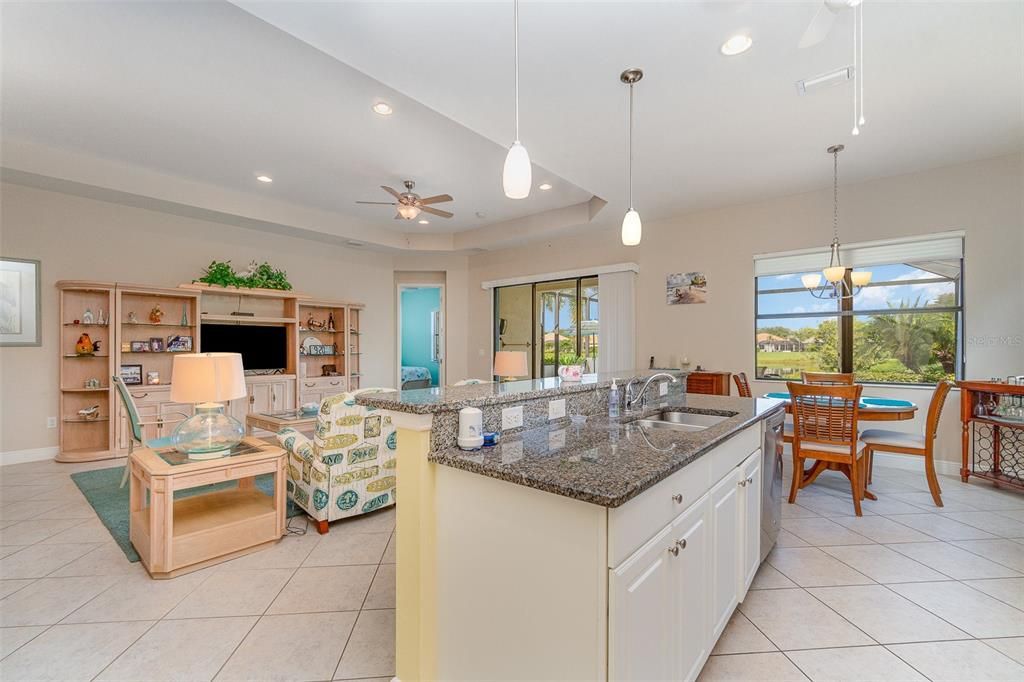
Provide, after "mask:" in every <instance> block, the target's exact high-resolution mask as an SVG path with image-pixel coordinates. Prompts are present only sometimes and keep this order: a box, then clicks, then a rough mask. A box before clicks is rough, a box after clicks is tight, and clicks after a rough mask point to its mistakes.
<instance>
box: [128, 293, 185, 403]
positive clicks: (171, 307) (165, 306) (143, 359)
mask: <svg viewBox="0 0 1024 682" xmlns="http://www.w3.org/2000/svg"><path fill="white" fill-rule="evenodd" d="M116 303H117V307H116V309H115V310H116V315H115V321H116V324H117V335H116V340H117V349H116V353H117V362H116V366H117V369H118V371H119V372H120V368H121V365H142V384H141V385H139V386H140V387H141V386H162V385H168V384H170V383H171V382H172V381H173V380H174V379H173V376H172V372H173V367H174V355H175V353H174V352H170V351H167V347H168V344H169V342H170V341H171V339H172V338H174V337H185V336H190V337H192V352H197V351H198V350H199V342H200V338H199V331H200V328H199V293H198V292H195V291H184V290H182V289H177V288H161V287H149V286H142V285H136V284H118V285H117V288H116ZM156 308H159V309H160V310H161V311H162V312H163V316H162V317H161V318H160V321H159V322H157V321H154V320H151V319H150V313H151V312H152V311H153V310H154V309H156ZM132 320H134V321H132ZM156 339H159V342H160V345H161V347H162V349H163V350H156V351H154V350H152V348H153V346H152V345H151V344H152V342H153V341H154V340H156ZM132 343H136V344H138V343H145V344H147V347H148V348H149V349H150V350H147V351H144V352H139V351H132V350H124V346H125V344H128V347H129V348H130V347H131V344H132ZM148 372H157V374H158V375H159V381H158V382H156V383H151V382H150V381H149V380H148V378H147V376H148V374H147V373H148ZM118 400H120V398H118ZM120 407H121V406H120V404H118V408H120Z"/></svg>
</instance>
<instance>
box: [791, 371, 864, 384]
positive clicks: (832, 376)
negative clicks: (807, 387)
mask: <svg viewBox="0 0 1024 682" xmlns="http://www.w3.org/2000/svg"><path fill="white" fill-rule="evenodd" d="M800 374H801V376H802V377H803V382H804V383H805V384H814V385H816V386H852V385H853V374H850V373H846V372H801V373H800Z"/></svg>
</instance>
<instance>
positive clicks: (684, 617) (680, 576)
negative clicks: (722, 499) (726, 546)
mask: <svg viewBox="0 0 1024 682" xmlns="http://www.w3.org/2000/svg"><path fill="white" fill-rule="evenodd" d="M710 516H711V501H710V497H708V496H704V497H702V498H701V499H700V500H699V501H698V502H696V503H694V504H693V505H692V506H691V507H690V508H689V509H687V510H686V511H685V512H683V513H682V514H680V515H679V516H677V517H676V519H675V520H674V521H673V522H672V534H671V536H670V538H671V539H672V540H673V541H674V542H675V545H676V547H677V548H679V554H678V555H677V556H673V557H672V560H671V561H670V564H672V567H673V580H674V582H675V585H674V592H675V595H676V599H677V602H676V604H677V606H676V607H675V608H676V618H677V623H678V625H677V626H676V633H677V634H676V640H675V642H674V649H675V650H676V651H678V657H679V658H678V662H677V663H676V670H677V674H676V675H675V676H674V679H678V680H694V679H696V678H697V675H698V674H700V671H701V668H702V667H703V666H704V661H706V660H707V657H708V654H709V653H710V649H711V644H712V642H714V640H713V639H711V638H710V637H709V635H710V633H709V632H708V627H709V625H710V622H711V618H710V613H709V611H710V607H711V599H710V594H709V591H708V579H709V577H710V576H709V575H708V570H709V568H710V558H711V556H710V555H711V545H712V543H711V537H710V527H709V526H710Z"/></svg>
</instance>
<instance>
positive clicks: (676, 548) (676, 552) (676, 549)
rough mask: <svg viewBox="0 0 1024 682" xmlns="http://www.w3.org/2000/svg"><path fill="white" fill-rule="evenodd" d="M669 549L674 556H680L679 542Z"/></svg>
mask: <svg viewBox="0 0 1024 682" xmlns="http://www.w3.org/2000/svg"><path fill="white" fill-rule="evenodd" d="M668 551H669V552H671V553H672V556H679V543H676V544H674V545H671V546H670V547H669V548H668Z"/></svg>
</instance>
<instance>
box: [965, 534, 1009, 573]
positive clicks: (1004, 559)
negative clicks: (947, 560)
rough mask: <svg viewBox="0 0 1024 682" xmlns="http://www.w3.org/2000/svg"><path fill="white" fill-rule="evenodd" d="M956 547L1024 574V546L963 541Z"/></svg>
mask: <svg viewBox="0 0 1024 682" xmlns="http://www.w3.org/2000/svg"><path fill="white" fill-rule="evenodd" d="M953 544H954V545H956V546H957V547H959V548H961V549H966V550H967V551H968V552H973V553H974V554H977V555H978V556H983V557H985V558H987V559H990V560H992V561H995V562H997V563H1000V564H1002V565H1003V566H1006V567H1008V568H1012V569H1014V570H1015V571H1019V572H1021V573H1024V545H1022V544H1020V543H1019V542H1013V541H1012V540H1004V539H1000V540H962V541H960V542H954V543H953Z"/></svg>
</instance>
